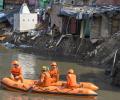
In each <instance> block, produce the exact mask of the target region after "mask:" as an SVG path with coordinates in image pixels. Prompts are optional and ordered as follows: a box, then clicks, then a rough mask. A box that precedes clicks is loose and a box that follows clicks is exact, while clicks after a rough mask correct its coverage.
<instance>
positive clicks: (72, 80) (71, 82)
mask: <svg viewBox="0 0 120 100" xmlns="http://www.w3.org/2000/svg"><path fill="white" fill-rule="evenodd" d="M66 78H67V84H66V86H67V88H74V87H79V85H78V84H77V81H76V75H75V73H74V70H73V69H69V70H68V73H67V76H66Z"/></svg>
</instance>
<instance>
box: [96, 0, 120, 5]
mask: <svg viewBox="0 0 120 100" xmlns="http://www.w3.org/2000/svg"><path fill="white" fill-rule="evenodd" d="M96 4H97V5H120V0H96Z"/></svg>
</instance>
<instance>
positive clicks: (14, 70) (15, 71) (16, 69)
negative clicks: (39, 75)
mask: <svg viewBox="0 0 120 100" xmlns="http://www.w3.org/2000/svg"><path fill="white" fill-rule="evenodd" d="M11 73H12V74H13V75H15V76H19V75H20V74H21V67H12V68H11Z"/></svg>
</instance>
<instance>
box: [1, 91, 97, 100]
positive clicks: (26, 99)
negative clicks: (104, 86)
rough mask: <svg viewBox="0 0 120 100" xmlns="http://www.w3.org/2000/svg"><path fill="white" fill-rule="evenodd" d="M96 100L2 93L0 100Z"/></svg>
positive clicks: (92, 99)
mask: <svg viewBox="0 0 120 100" xmlns="http://www.w3.org/2000/svg"><path fill="white" fill-rule="evenodd" d="M74 99H75V100H96V98H93V97H92V98H86V97H76V96H70V97H69V96H68V97H67V96H59V95H58V96H56V95H47V94H21V93H14V92H4V93H3V96H1V99H0V100H74Z"/></svg>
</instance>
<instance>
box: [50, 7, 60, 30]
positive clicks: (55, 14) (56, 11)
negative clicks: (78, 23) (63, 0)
mask: <svg viewBox="0 0 120 100" xmlns="http://www.w3.org/2000/svg"><path fill="white" fill-rule="evenodd" d="M60 8H61V6H60V5H53V6H52V11H51V12H50V17H51V26H53V24H55V25H56V26H57V27H59V31H60V32H62V18H61V17H59V16H58V14H59V11H60Z"/></svg>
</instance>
